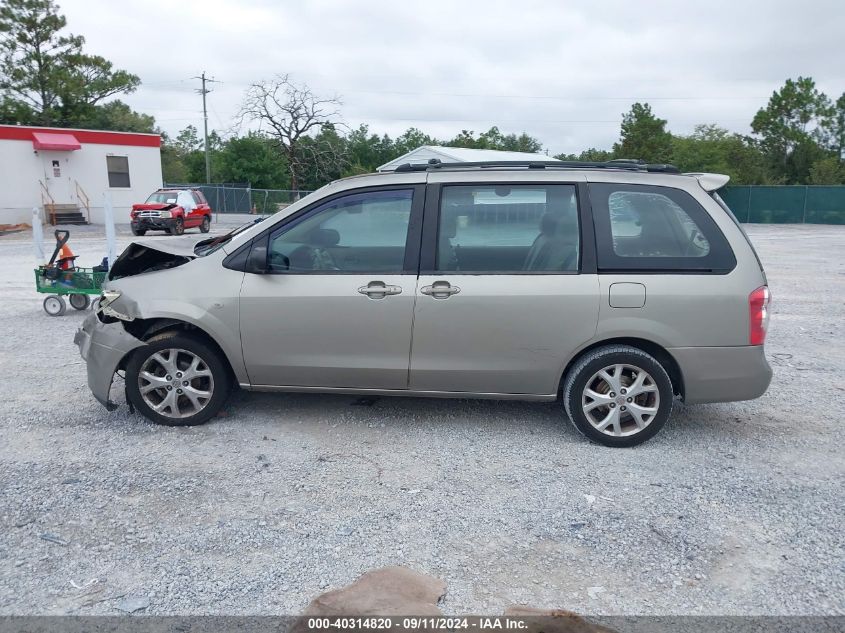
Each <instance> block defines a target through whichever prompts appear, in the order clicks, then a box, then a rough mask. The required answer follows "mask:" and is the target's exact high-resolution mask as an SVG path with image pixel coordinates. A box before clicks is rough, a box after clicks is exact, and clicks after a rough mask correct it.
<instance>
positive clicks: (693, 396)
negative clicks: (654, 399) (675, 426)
mask: <svg viewBox="0 0 845 633" xmlns="http://www.w3.org/2000/svg"><path fill="white" fill-rule="evenodd" d="M668 351H669V353H670V354H672V356H673V357H674V358H675V360H676V361H677V362H678V365H679V366H680V368H681V374H682V376H683V379H684V402H687V403H690V404H695V403H702V402H733V401H736V400H753V399H754V398H759V397H760V396H762V395H763V394H764V393H766V389H768V388H769V383H770V382H771V381H772V368H771V367H770V366H769V363H768V362H766V355H765V354H764V353H763V346H762V345H753V346H751V345H749V346H747V347H675V348H672V349H669V350H668Z"/></svg>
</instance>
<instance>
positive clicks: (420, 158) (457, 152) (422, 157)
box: [377, 145, 555, 171]
mask: <svg viewBox="0 0 845 633" xmlns="http://www.w3.org/2000/svg"><path fill="white" fill-rule="evenodd" d="M432 158H436V159H438V160H440V161H441V162H444V163H478V162H482V161H507V160H538V161H549V160H555V159H554V158H552V157H551V156H546V155H545V154H535V153H533V152H503V151H500V150H497V149H468V148H466V147H443V146H441V145H422V146H420V147H418V148H417V149H415V150H411V151H410V152H408V153H407V154H402V156H399V157H398V158H394V159H393V160H392V161H390V162H389V163H385V164H384V165H381V166H380V167H378V168H377V171H393V170H394V169H396V168H397V167H398V166H399V165H404V164H405V163H411V164H412V165H424V164H425V163H427V162H428V161H429V160H430V159H432Z"/></svg>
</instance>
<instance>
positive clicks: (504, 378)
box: [75, 161, 772, 446]
mask: <svg viewBox="0 0 845 633" xmlns="http://www.w3.org/2000/svg"><path fill="white" fill-rule="evenodd" d="M727 181H728V177H727V176H722V175H718V174H680V173H678V170H677V169H675V168H674V167H672V166H669V165H646V164H642V163H635V162H629V161H612V162H609V163H563V162H551V161H550V162H534V163H455V164H444V163H437V162H433V163H431V164H427V165H410V164H408V165H403V166H402V167H400V168H398V169H397V170H396V171H394V172H389V173H381V174H371V175H366V176H356V177H353V178H346V179H343V180H339V181H336V182H333V183H331V184H329V185H327V186H325V187H323V188H322V189H320V190H319V191H317V192H315V193H313V194H311V195H309V196H307V197H305V198H303V199H302V200H300V201H299V202H297V203H295V204H293V205H291V206H289V207H287V208H286V209H284V210H283V211H280V212H279V213H277V214H276V215H274V216H272V217H270V218H269V219H267V220H265V221H263V222H256V223H254V224H250V225H248V226H247V227H242V228H241V229H238V230H236V231H233V232H231V233H228V234H226V235H222V236H218V237H213V238H210V239H204V240H202V241H199V242H196V241H191V238H180V239H179V240H175V241H174V240H167V241H161V240H159V241H156V240H138V241H136V242H133V243H132V244H131V245H130V246H129V247H128V248H127V249H126V250H125V251H124V252H123V253H122V254H121V255H120V257H119V258H118V259H117V261H116V262H115V263H114V265H113V266H112V268H111V271H110V273H109V280H108V281H107V283H106V284H105V286H104V292H103V296H102V298H101V300H100V303H99V307H98V309H97V311H96V313H95V314H92V315H91V316H89V317H88V318H87V319H86V320H85V322H84V324H83V326H82V328H81V329H80V330H79V331H78V332H77V335H76V338H75V341H76V343H77V344H78V345H79V347H80V351H81V353H82V357H83V358H84V359H85V360H86V361H87V365H88V384H89V386H90V388H91V390H92V392H93V393H94V396H95V397H96V398H97V400H99V401H100V402H101V403H103V404H104V405H105V406H106V407H108V408H110V409H111V408H114V406H116V405H115V404H114V403H113V402H112V401H111V400H110V395H109V394H110V389H111V385H112V380H113V377H114V374H115V372H116V371H118V370H123V371H124V372H125V388H126V397H127V400H128V402H129V403H130V405H131V406H134V407H135V408H137V409H138V410H139V411H140V412H141V413H143V414H144V415H145V416H146V417H148V418H149V419H150V420H153V421H154V422H157V423H160V424H167V425H193V424H201V423H203V422H206V421H207V420H209V419H210V418H212V417H213V416H214V415H215V414H216V413H217V412H218V411H219V410H220V408H221V407H222V406H223V404H224V403H225V401H226V398H227V397H228V395H229V393H230V391H231V389H232V388H233V387H234V386H240V388H241V389H245V390H251V391H284V392H291V391H293V392H296V391H302V392H304V391H312V392H321V393H347V394H361V395H378V396H387V395H409V396H432V397H449V398H496V399H516V400H536V401H554V400H560V401H562V405H563V407H562V408H564V409H565V411H566V415H568V417H569V418H570V419H571V420H572V422H573V423H574V424H575V426H576V428H578V430H579V431H581V432H582V433H583V434H584V435H586V436H587V437H588V438H589V439H591V440H593V441H595V442H598V443H600V444H604V445H607V446H633V445H635V444H639V443H641V442H643V441H645V440H647V439H649V438H650V437H652V436H653V435H654V434H655V433H657V432H658V431H659V430H660V428H661V427H662V426H663V425H664V424H665V423H666V421H667V419H668V418H669V415H670V413H671V411H672V404H673V401H674V399H675V398H676V397H677V398H680V399H682V400H683V401H685V402H687V403H701V402H725V401H734V400H748V399H752V398H757V397H759V396H760V395H762V394H763V393H764V392H765V391H766V388H767V387H768V385H769V382H770V380H771V375H772V373H771V369H770V367H769V365H768V364H767V362H766V359H765V356H764V353H763V342H764V339H765V336H766V329H767V325H768V305H769V291H768V288H767V285H766V276H765V274H764V272H763V269H762V266H761V264H760V261H759V259H758V258H757V255H756V253H755V252H754V249H753V248H752V246H751V243H750V242H749V240H748V238H747V236H746V235H745V233H744V231H743V229H742V227H741V226H740V225H739V223H738V222H737V221H736V218H734V216H733V214H732V213H731V211H730V210H729V209H728V207H727V206H726V205H725V204H724V203H723V202H722V201H721V200H720V199H719V197H718V195H717V194H716V193H715V191H716V190H717V189H718V188H720V187H722V186H723V185H724V184H725V183H726V182H727Z"/></svg>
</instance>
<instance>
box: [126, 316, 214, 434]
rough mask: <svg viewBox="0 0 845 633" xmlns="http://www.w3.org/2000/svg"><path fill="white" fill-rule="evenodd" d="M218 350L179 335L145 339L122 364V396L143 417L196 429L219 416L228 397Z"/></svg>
mask: <svg viewBox="0 0 845 633" xmlns="http://www.w3.org/2000/svg"><path fill="white" fill-rule="evenodd" d="M229 386H230V381H229V373H228V371H227V367H226V364H225V360H224V359H223V358H222V357H221V354H220V352H218V351H217V350H215V349H213V348H212V347H211V346H209V345H208V344H207V343H205V342H204V341H202V340H200V339H197V338H194V337H192V336H189V335H186V334H183V333H181V332H165V333H163V334H159V335H158V336H155V337H153V338H152V339H150V340H149V341H147V345H146V346H144V347H141V348H138V350H137V351H136V352H135V353H134V354H133V355H132V357H131V358H130V359H129V362H128V363H127V365H126V394H127V396H128V397H129V401H130V402H131V403H132V404H133V405H135V407H136V408H137V409H138V410H139V411H140V412H141V413H143V414H144V416H146V417H147V418H149V419H150V420H152V421H153V422H155V423H157V424H164V425H166V426H194V425H197V424H203V423H204V422H207V421H208V420H210V419H211V418H212V417H214V416H215V415H217V413H218V412H219V411H220V409H221V408H222V407H223V404H224V403H225V402H226V398H227V397H228V395H229Z"/></svg>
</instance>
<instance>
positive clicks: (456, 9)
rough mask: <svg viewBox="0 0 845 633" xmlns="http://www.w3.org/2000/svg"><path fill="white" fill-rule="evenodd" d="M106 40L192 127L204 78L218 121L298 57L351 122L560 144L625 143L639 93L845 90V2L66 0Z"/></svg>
mask: <svg viewBox="0 0 845 633" xmlns="http://www.w3.org/2000/svg"><path fill="white" fill-rule="evenodd" d="M61 4H62V10H63V11H64V13H65V14H66V15H67V17H68V21H69V25H70V28H71V30H72V31H74V32H76V33H81V34H83V35H85V37H86V38H87V40H88V46H89V49H90V50H91V51H92V52H96V53H98V54H102V55H104V56H105V57H107V58H109V59H111V60H113V61H114V62H115V63H116V65H117V66H119V67H121V68H126V69H128V70H131V71H132V72H135V73H137V74H138V75H140V76H141V78H142V80H143V82H144V85H143V86H142V88H141V89H140V90H138V92H137V93H136V94H133V95H131V96H129V97H128V98H127V99H126V100H127V101H128V102H129V103H130V104H131V105H132V106H133V107H134V108H136V109H138V110H141V111H145V112H149V113H150V114H153V115H154V116H155V117H156V119H157V121H158V122H159V124H160V126H161V127H162V128H163V129H164V130H166V131H168V132H170V133H175V132H177V131H178V130H179V129H181V128H183V127H184V126H186V125H188V124H191V123H193V124H195V125H197V126H199V125H201V123H202V118H201V102H200V98H199V95H197V94H196V93H194V92H193V90H194V89H195V88H196V87H198V85H199V83H198V81H197V80H194V79H191V77H193V76H195V75H198V74H199V73H200V72H201V71H202V70H206V71H207V72H208V73H209V75H212V76H214V77H215V78H216V79H218V80H220V81H222V83H220V84H215V86H214V92H213V93H212V94H211V95H209V104H210V112H209V123H210V126H211V127H213V128H215V129H218V130H223V131H226V130H231V129H233V125H234V123H235V122H234V116H235V114H236V112H237V110H238V106H239V104H240V101H241V98H242V95H243V91H244V90H245V88H246V87H247V85H248V84H249V83H250V82H251V81H254V80H258V79H262V78H266V77H270V76H271V75H273V74H275V73H281V72H289V73H291V74H292V75H293V76H294V77H295V78H296V79H297V80H299V81H303V82H306V83H308V84H309V85H310V86H311V87H312V89H313V90H314V91H315V92H318V93H320V94H323V95H333V94H338V95H339V96H341V98H342V100H343V102H344V105H343V108H342V112H343V116H344V119H345V121H346V122H347V123H348V124H349V125H353V126H357V125H358V124H359V123H367V124H368V125H370V127H371V129H372V130H373V131H376V132H379V133H381V132H386V133H389V134H391V135H396V134H399V133H401V132H402V131H404V130H405V129H406V128H408V127H410V126H415V127H419V128H421V129H423V130H425V131H427V132H429V133H431V134H433V135H436V136H440V137H450V136H453V135H454V134H456V133H458V132H459V131H460V130H462V129H472V130H476V131H480V130H484V129H487V128H488V127H490V126H491V125H494V124H496V125H499V127H500V128H501V129H502V130H503V131H506V132H522V131H526V132H528V133H529V134H532V135H534V136H537V137H539V138H540V139H541V140H542V141H543V142H544V143H545V145H546V146H547V148H548V149H549V150H550V151H551V152H552V153H557V152H561V151H566V152H578V151H580V150H582V149H584V148H586V147H590V146H595V147H600V148H608V147H610V145H611V144H612V143H613V141H614V140H616V138H617V137H618V133H619V120H620V119H621V114H622V112H624V111H626V110H627V109H628V108H629V107H630V104H631V102H632V101H633V100H647V101H649V102H650V103H651V104H652V107H653V108H654V110H655V112H656V113H657V114H658V115H659V116H661V117H663V118H666V119H668V121H669V128H670V129H671V130H672V131H674V132H679V133H685V132H689V131H691V130H692V128H693V126H694V125H695V124H696V123H718V124H720V125H723V126H724V127H727V128H729V129H731V130H735V131H738V132H748V125H749V123H750V121H751V118H752V117H753V115H754V113H755V112H756V110H757V109H758V108H759V107H761V106H762V105H763V104H764V103H765V102H766V100H767V99H768V97H769V95H770V94H771V92H772V91H773V90H775V89H776V88H778V87H779V86H780V85H781V84H782V83H783V81H784V80H785V79H786V78H787V77H796V76H798V75H810V76H812V77H814V78H815V79H816V81H817V83H818V84H819V86H820V87H821V88H822V89H823V90H825V92H827V93H828V94H829V95H830V96H832V97H834V98H836V97H837V96H838V95H840V94H841V93H842V92H843V90H845V74H843V71H842V62H843V56H842V53H841V48H840V44H839V42H840V40H841V33H842V32H843V31H845V12H843V11H842V8H841V3H840V2H837V1H822V0H806V1H805V2H802V3H800V4H796V3H795V2H786V0H775V1H771V2H742V1H734V2H724V1H721V0H711V2H708V3H705V4H702V3H694V2H686V1H662V2H624V1H616V0H603V1H602V2H587V1H580V2H579V1H575V2H573V1H567V2H555V1H553V0H549V1H539V0H520V1H519V2H515V1H507V2H505V1H502V0H479V1H466V0H464V1H461V2H456V1H438V0H427V1H425V2H396V1H395V0H392V1H391V0H373V1H367V0H362V1H360V2H344V1H343V0H314V1H310V2H273V1H270V0H242V1H240V2H237V3H235V2H224V1H222V0H204V1H203V2H199V1H198V0H183V1H181V2H179V3H173V2H168V1H167V0H147V1H145V2H122V3H113V2H106V1H105V0H102V1H101V0H64V1H63V2H61Z"/></svg>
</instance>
